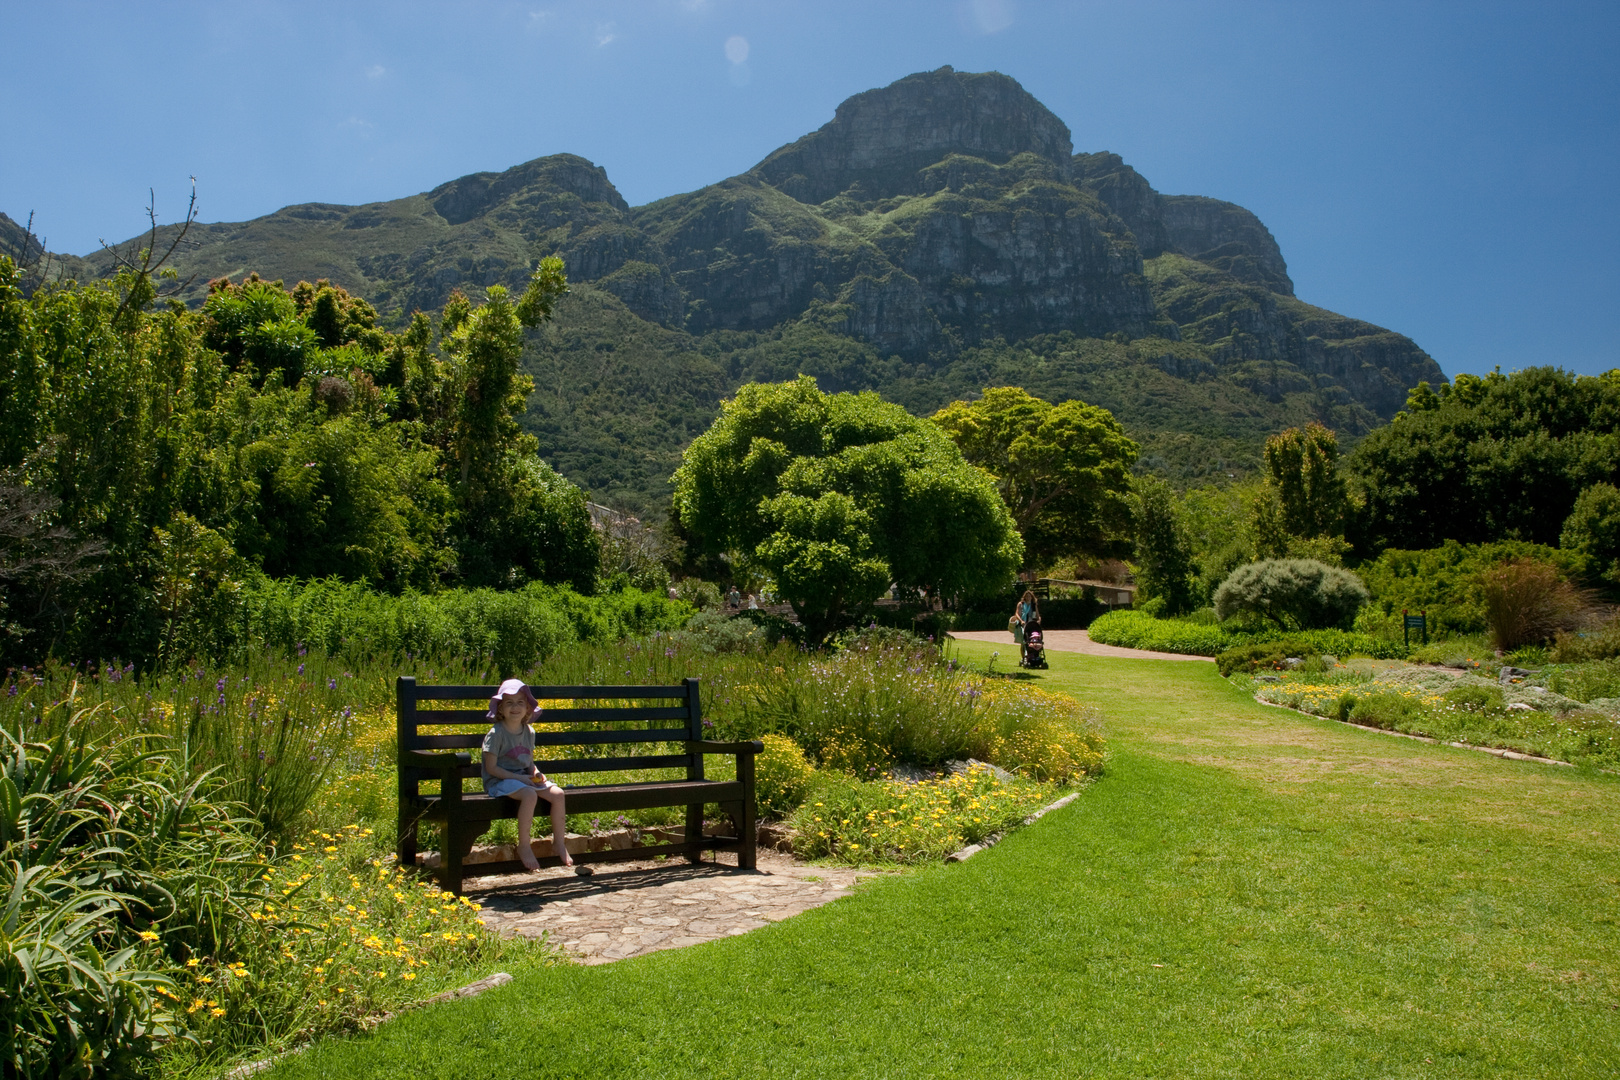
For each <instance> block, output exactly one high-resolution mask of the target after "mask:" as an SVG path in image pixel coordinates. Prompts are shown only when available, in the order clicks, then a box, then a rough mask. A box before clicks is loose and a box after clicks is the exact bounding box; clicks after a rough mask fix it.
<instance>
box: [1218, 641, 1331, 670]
mask: <svg viewBox="0 0 1620 1080" xmlns="http://www.w3.org/2000/svg"><path fill="white" fill-rule="evenodd" d="M1308 655H1310V647H1309V646H1308V645H1305V644H1303V643H1302V642H1300V641H1298V640H1297V639H1294V638H1283V639H1282V640H1280V641H1262V642H1256V643H1254V644H1250V645H1238V646H1235V647H1233V648H1230V649H1227V650H1226V651H1225V652H1221V653H1217V654H1216V655H1215V666H1216V667H1217V668H1218V669H1219V670H1220V673H1221V674H1222V675H1226V676H1230V675H1231V674H1232V673H1233V672H1242V673H1244V674H1253V673H1254V672H1256V671H1262V670H1265V671H1276V670H1278V669H1280V668H1281V667H1282V666H1283V661H1284V660H1286V659H1288V658H1289V657H1301V658H1303V657H1304V656H1308Z"/></svg>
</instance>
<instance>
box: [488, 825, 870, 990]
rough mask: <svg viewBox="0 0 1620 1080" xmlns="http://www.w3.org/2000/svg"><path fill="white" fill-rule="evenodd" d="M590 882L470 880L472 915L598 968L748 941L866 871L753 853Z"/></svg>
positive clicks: (639, 866) (632, 866) (609, 872)
mask: <svg viewBox="0 0 1620 1080" xmlns="http://www.w3.org/2000/svg"><path fill="white" fill-rule="evenodd" d="M595 869H596V874H595V875H594V876H593V877H589V878H580V877H575V876H574V873H573V871H571V870H563V869H561V868H560V867H559V868H554V869H551V870H546V871H543V872H542V873H541V874H538V875H532V876H531V875H512V876H508V877H491V878H484V879H481V880H480V881H478V882H477V883H476V885H474V884H471V883H469V887H468V889H467V896H468V898H469V899H471V900H474V901H476V902H477V903H480V904H482V905H483V906H484V909H483V911H482V912H480V914H479V917H480V918H481V919H482V920H483V922H484V925H485V926H486V927H488V928H489V929H490V930H493V931H495V932H496V933H501V934H522V935H524V936H525V937H539V936H540V935H542V934H545V933H547V932H549V933H550V935H551V940H552V941H553V942H554V943H556V944H558V945H561V946H562V947H563V948H564V949H566V950H567V951H568V952H570V953H572V954H573V955H574V956H576V957H578V958H579V960H580V961H581V962H582V963H586V964H605V963H608V962H610V961H613V960H622V959H624V958H625V957H628V956H640V955H642V954H644V953H650V952H656V951H658V950H659V949H678V948H681V947H682V946H686V945H697V944H699V943H701V942H704V941H712V940H714V939H715V938H721V937H732V936H735V935H737V934H746V933H747V932H748V931H750V930H755V929H758V928H759V927H761V926H764V925H765V924H766V923H773V922H781V921H782V920H783V919H788V918H791V917H793V916H794V915H797V914H798V913H799V912H801V911H805V910H807V909H809V908H813V907H819V906H820V905H822V904H825V903H829V902H831V901H833V900H837V899H838V898H839V897H841V896H848V895H849V891H850V887H851V886H853V885H854V884H855V882H856V881H858V880H860V879H863V878H870V877H876V876H877V874H876V873H874V872H872V871H856V870H853V869H849V868H847V867H838V866H832V867H823V866H816V867H811V866H806V865H804V864H803V863H800V862H796V861H795V860H793V859H792V858H790V857H789V856H787V855H780V854H777V853H775V852H767V851H761V852H760V853H759V869H757V870H738V869H737V868H736V866H734V865H726V864H724V863H703V864H701V865H698V866H693V865H691V864H689V863H685V862H663V863H660V862H653V861H645V862H627V863H615V864H608V865H598V866H597V867H596V868H595Z"/></svg>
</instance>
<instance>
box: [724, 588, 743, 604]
mask: <svg viewBox="0 0 1620 1080" xmlns="http://www.w3.org/2000/svg"><path fill="white" fill-rule="evenodd" d="M726 606H727V607H728V608H731V609H733V610H735V609H737V608H740V607H742V593H740V592H738V591H737V586H735V585H733V586H732V587H731V591H730V592H728V593H726Z"/></svg>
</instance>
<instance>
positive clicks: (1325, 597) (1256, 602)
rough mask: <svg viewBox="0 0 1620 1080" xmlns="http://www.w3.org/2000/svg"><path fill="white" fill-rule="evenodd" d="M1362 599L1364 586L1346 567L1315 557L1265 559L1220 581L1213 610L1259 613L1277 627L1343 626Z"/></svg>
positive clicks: (1365, 595) (1352, 617)
mask: <svg viewBox="0 0 1620 1080" xmlns="http://www.w3.org/2000/svg"><path fill="white" fill-rule="evenodd" d="M1367 600H1368V593H1367V587H1366V586H1365V585H1363V584H1362V583H1361V579H1360V578H1358V577H1356V576H1355V575H1354V574H1352V573H1350V572H1349V571H1348V570H1340V569H1338V568H1337V567H1332V566H1327V565H1325V564H1323V563H1320V562H1317V561H1316V560H1314V559H1264V560H1262V561H1260V562H1256V563H1250V564H1248V565H1247V566H1240V567H1238V568H1237V569H1236V570H1234V571H1232V573H1231V576H1229V577H1228V578H1227V579H1226V580H1225V581H1223V582H1221V585H1220V588H1218V589H1216V590H1215V615H1216V617H1217V618H1219V619H1221V620H1222V621H1225V620H1227V619H1230V618H1232V617H1233V616H1235V615H1252V616H1258V617H1259V618H1262V619H1265V620H1266V621H1268V622H1270V623H1271V624H1272V625H1274V626H1276V627H1277V628H1278V629H1279V630H1327V629H1332V628H1334V627H1337V628H1338V629H1341V630H1348V629H1349V628H1350V624H1351V623H1353V622H1355V619H1356V612H1357V611H1359V610H1361V606H1362V605H1363V604H1365V603H1366V602H1367Z"/></svg>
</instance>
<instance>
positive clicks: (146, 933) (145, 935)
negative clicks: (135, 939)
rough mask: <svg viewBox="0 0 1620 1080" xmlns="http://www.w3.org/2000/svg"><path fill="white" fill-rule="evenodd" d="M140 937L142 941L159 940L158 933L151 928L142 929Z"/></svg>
mask: <svg viewBox="0 0 1620 1080" xmlns="http://www.w3.org/2000/svg"><path fill="white" fill-rule="evenodd" d="M140 938H141V940H142V941H156V940H158V936H157V934H155V933H153V932H152V931H150V930H142V931H141V933H140Z"/></svg>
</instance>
